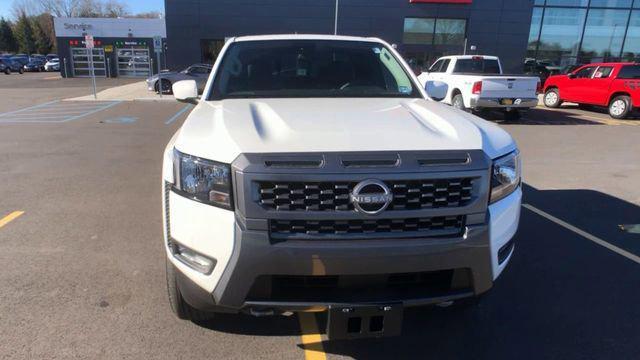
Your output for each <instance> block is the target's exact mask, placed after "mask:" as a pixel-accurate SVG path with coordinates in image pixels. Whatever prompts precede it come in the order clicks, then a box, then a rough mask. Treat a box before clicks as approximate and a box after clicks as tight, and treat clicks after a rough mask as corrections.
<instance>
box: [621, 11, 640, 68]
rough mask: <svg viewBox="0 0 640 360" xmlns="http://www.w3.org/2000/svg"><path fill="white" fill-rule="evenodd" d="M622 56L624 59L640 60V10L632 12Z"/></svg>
mask: <svg viewBox="0 0 640 360" xmlns="http://www.w3.org/2000/svg"><path fill="white" fill-rule="evenodd" d="M622 58H623V59H624V61H640V10H634V11H632V12H631V18H630V19H629V29H628V30H627V38H626V39H625V41H624V49H623V50H622Z"/></svg>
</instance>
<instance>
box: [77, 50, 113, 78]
mask: <svg viewBox="0 0 640 360" xmlns="http://www.w3.org/2000/svg"><path fill="white" fill-rule="evenodd" d="M92 50H93V67H94V69H95V74H96V76H98V77H107V70H106V69H107V67H106V65H105V58H104V49H103V48H94V49H92ZM89 51H90V50H89V49H86V48H71V68H72V69H73V76H74V77H89V76H91V66H90V62H89Z"/></svg>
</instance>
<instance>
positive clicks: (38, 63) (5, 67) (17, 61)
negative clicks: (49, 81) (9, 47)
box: [0, 54, 60, 75]
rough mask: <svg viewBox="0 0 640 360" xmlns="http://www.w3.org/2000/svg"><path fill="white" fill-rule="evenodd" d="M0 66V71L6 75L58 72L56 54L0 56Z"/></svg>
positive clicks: (58, 60)
mask: <svg viewBox="0 0 640 360" xmlns="http://www.w3.org/2000/svg"><path fill="white" fill-rule="evenodd" d="M0 64H1V65H0V71H1V72H4V73H5V74H7V75H8V74H11V73H12V72H17V73H20V74H22V73H24V72H25V71H37V72H40V71H60V58H58V55H56V54H49V55H46V56H45V55H39V54H32V55H30V56H28V55H26V54H16V55H1V56H0Z"/></svg>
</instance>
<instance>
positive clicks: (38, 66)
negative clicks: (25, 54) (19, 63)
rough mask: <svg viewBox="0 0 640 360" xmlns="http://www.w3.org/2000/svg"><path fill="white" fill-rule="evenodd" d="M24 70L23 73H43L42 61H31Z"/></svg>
mask: <svg viewBox="0 0 640 360" xmlns="http://www.w3.org/2000/svg"><path fill="white" fill-rule="evenodd" d="M24 70H25V71H38V72H40V71H44V61H42V60H40V59H31V60H29V62H28V63H27V64H26V65H25V66H24Z"/></svg>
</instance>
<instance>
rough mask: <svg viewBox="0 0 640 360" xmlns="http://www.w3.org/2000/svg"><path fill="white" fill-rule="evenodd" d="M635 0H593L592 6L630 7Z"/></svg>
mask: <svg viewBox="0 0 640 360" xmlns="http://www.w3.org/2000/svg"><path fill="white" fill-rule="evenodd" d="M632 2H633V0H591V3H590V4H589V6H591V7H606V8H630V7H631V3H632Z"/></svg>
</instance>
